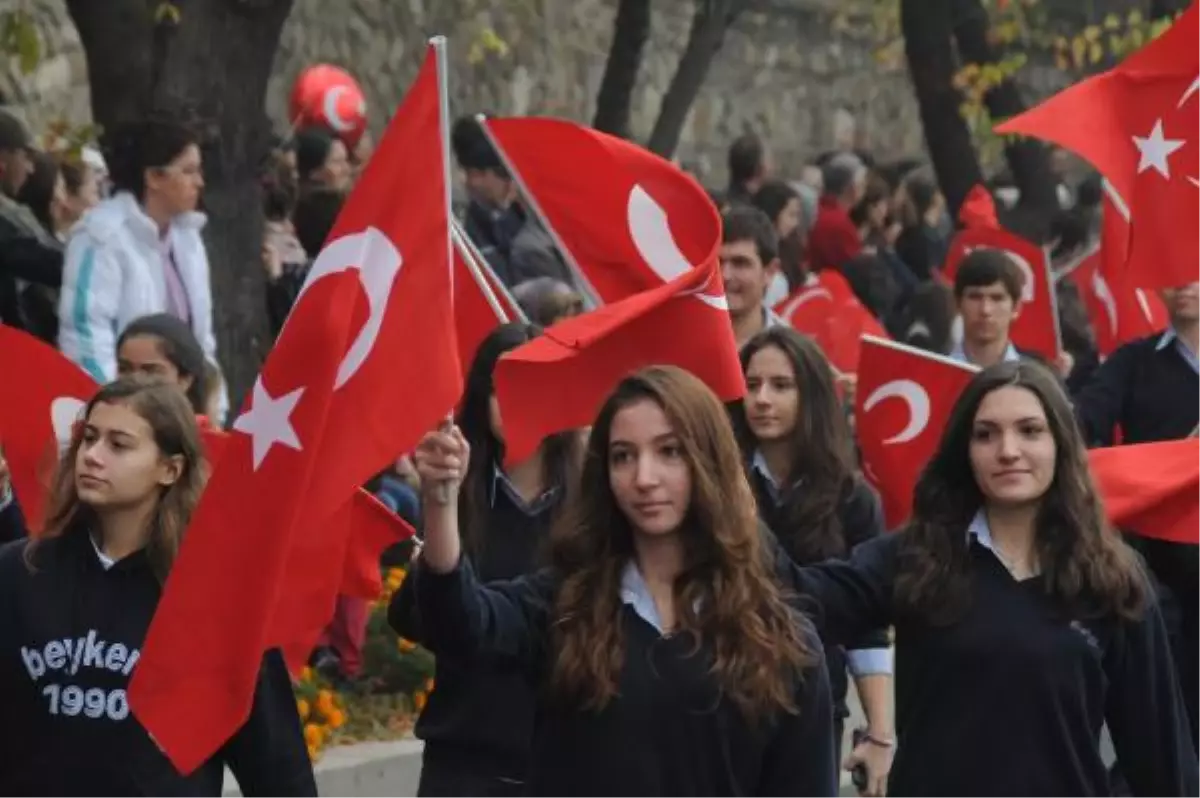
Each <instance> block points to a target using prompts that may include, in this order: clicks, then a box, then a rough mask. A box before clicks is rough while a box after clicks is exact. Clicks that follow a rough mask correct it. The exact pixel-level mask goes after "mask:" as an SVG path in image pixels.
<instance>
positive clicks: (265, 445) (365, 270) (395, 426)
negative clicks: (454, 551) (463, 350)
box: [129, 45, 462, 774]
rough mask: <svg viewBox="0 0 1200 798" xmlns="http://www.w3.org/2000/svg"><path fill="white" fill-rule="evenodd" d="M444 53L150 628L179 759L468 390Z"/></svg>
mask: <svg viewBox="0 0 1200 798" xmlns="http://www.w3.org/2000/svg"><path fill="white" fill-rule="evenodd" d="M438 61H439V59H438V56H437V52H436V50H435V48H434V47H433V46H432V45H431V46H430V48H429V49H428V51H427V54H426V57H425V62H424V64H423V65H422V67H421V70H420V72H419V73H418V75H417V77H416V80H415V82H414V83H413V85H412V86H411V87H410V89H409V91H408V94H407V95H406V96H405V98H404V101H403V103H402V104H401V106H400V108H399V109H398V110H397V112H396V115H395V116H394V117H393V118H392V120H391V122H390V123H389V125H388V128H387V130H386V132H385V133H384V135H383V138H382V139H381V140H380V142H379V148H378V150H377V151H376V153H375V155H374V157H373V158H372V159H371V161H370V163H369V164H368V165H367V167H366V170H365V172H364V173H363V175H362V178H361V179H360V180H359V182H358V184H357V185H356V186H355V188H354V190H353V192H352V193H351V195H350V196H349V198H348V199H347V201H346V204H345V207H344V208H343V210H342V212H341V214H340V215H339V217H338V219H337V222H336V223H335V224H334V228H333V231H332V232H331V234H330V236H329V240H328V243H327V244H326V245H325V248H324V249H323V250H322V251H321V253H320V255H319V256H318V257H317V259H316V261H315V262H314V263H313V266H312V268H311V270H310V272H309V275H308V278H307V280H306V281H305V284H304V286H303V288H302V289H301V291H300V294H299V296H298V297H297V299H296V303H295V306H294V308H293V310H292V313H291V315H290V316H289V317H288V320H287V322H286V323H285V324H284V327H283V330H282V331H281V333H280V335H279V338H278V340H277V341H276V343H275V346H274V348H273V349H272V350H271V353H270V355H269V356H268V357H267V360H266V363H265V364H264V365H263V370H262V373H261V374H260V375H259V377H258V379H257V381H256V382H255V385H254V390H253V394H252V397H251V399H250V401H249V406H248V407H245V408H243V412H242V414H241V415H240V416H238V418H237V419H236V420H235V421H234V423H233V430H232V432H231V433H230V437H229V440H228V442H227V443H226V444H225V452H224V453H223V454H222V456H221V459H220V467H219V468H218V469H217V471H216V473H215V474H214V475H213V477H212V479H211V481H210V482H209V485H208V488H207V490H206V491H205V493H204V496H203V498H202V499H201V501H200V504H199V506H198V507H197V508H196V511H195V514H194V516H193V518H192V523H191V526H190V528H189V531H188V535H187V538H186V540H185V541H184V544H183V546H182V548H181V551H180V553H179V557H178V559H177V560H176V562H175V566H174V568H173V569H172V572H171V575H170V578H169V579H168V580H167V583H166V585H165V588H164V591H163V596H162V599H161V601H160V603H159V606H158V611H157V612H156V613H155V617H154V620H153V622H152V623H151V626H150V630H149V632H148V634H147V637H146V642H145V645H144V647H143V649H142V656H141V660H140V661H139V663H138V668H137V671H136V672H135V673H134V676H133V681H132V683H131V685H130V690H129V703H130V706H131V707H132V708H133V711H134V713H135V714H136V715H137V717H138V720H139V721H140V722H141V723H142V725H143V726H145V727H146V729H147V731H148V732H149V733H150V734H151V735H152V736H153V738H154V739H155V741H156V742H157V743H158V744H159V746H160V747H161V748H162V749H163V751H164V752H165V753H166V754H167V756H168V757H169V758H170V759H171V761H172V763H173V764H174V765H175V766H176V768H178V769H179V770H180V772H182V773H185V774H186V773H190V772H192V771H193V770H194V769H195V768H196V767H197V766H199V765H200V764H202V763H203V762H204V761H205V760H207V759H208V758H209V757H211V756H212V755H213V753H214V752H216V751H217V749H218V748H219V747H220V746H221V745H222V744H223V743H224V742H225V741H226V740H228V739H229V737H230V735H232V734H233V733H234V732H235V731H236V730H237V728H238V726H239V725H240V724H241V723H242V722H243V721H244V720H245V718H246V715H247V713H248V711H249V709H250V704H251V700H252V697H253V691H254V685H255V679H256V676H257V674H258V671H259V666H260V663H261V661H262V656H263V653H264V651H266V650H268V649H270V648H274V647H281V646H293V645H294V644H295V641H297V640H300V639H303V638H304V637H306V636H307V638H308V640H309V645H310V646H311V643H312V642H315V640H316V638H317V636H318V635H319V633H320V631H321V629H322V628H323V627H324V626H325V624H326V622H327V621H328V619H329V617H330V614H331V612H332V609H333V606H334V600H335V596H336V595H337V593H338V590H339V586H340V585H341V583H342V580H343V576H344V564H345V561H346V547H347V544H348V538H349V525H345V524H338V523H336V516H337V513H338V511H339V510H340V509H341V508H342V507H343V506H344V505H345V504H346V503H347V501H348V500H349V499H350V498H351V496H353V495H354V492H355V491H356V490H357V489H358V486H359V485H361V484H362V483H363V482H365V481H366V480H367V479H368V478H369V477H370V476H371V475H373V474H374V473H376V472H377V471H379V470H380V469H381V468H382V467H384V466H385V465H386V464H388V463H390V462H392V461H393V460H394V459H395V457H396V455H397V454H398V453H399V452H402V451H407V450H409V449H411V448H413V447H414V446H415V445H416V443H417V442H418V440H419V439H420V437H421V435H422V434H424V433H425V432H426V431H428V430H429V429H430V428H432V427H434V426H436V425H437V424H438V422H439V421H441V420H442V419H443V418H444V417H445V414H446V411H447V409H448V408H450V407H453V405H454V403H455V402H456V401H457V400H458V397H459V394H460V393H461V390H462V374H461V369H460V367H459V363H458V351H457V343H456V341H455V338H454V316H453V307H452V294H451V284H450V281H451V262H450V230H449V213H448V211H449V194H448V191H449V187H448V185H447V180H446V175H447V173H448V163H447V160H446V156H445V149H446V148H445V142H446V140H447V139H446V124H447V123H446V120H444V119H441V118H440V117H441V115H440V113H439V106H440V104H441V103H440V99H439V88H438V86H439V80H438V71H439V69H441V68H442V65H440V64H439V63H438ZM214 585H222V586H223V587H222V588H221V589H220V590H214V589H213V586H214ZM297 650H299V649H297V648H292V649H291V650H290V651H288V652H287V653H292V652H294V651H297ZM298 664H301V663H297V662H296V661H294V659H293V660H292V661H291V662H289V665H291V666H292V667H295V666H297V665H298Z"/></svg>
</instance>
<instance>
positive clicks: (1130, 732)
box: [1105, 601, 1200, 795]
mask: <svg viewBox="0 0 1200 798" xmlns="http://www.w3.org/2000/svg"><path fill="white" fill-rule="evenodd" d="M1105 672H1106V673H1107V675H1108V679H1109V689H1108V698H1107V706H1106V707H1105V720H1106V721H1107V722H1108V729H1109V732H1110V733H1111V735H1112V741H1113V748H1114V749H1115V750H1116V754H1117V761H1118V762H1119V763H1120V765H1121V771H1122V772H1123V773H1124V775H1125V778H1126V780H1127V781H1128V782H1129V786H1130V789H1131V790H1132V791H1133V794H1134V795H1197V794H1200V778H1198V770H1200V764H1197V760H1196V749H1195V747H1194V745H1193V743H1192V734H1191V730H1190V728H1189V726H1188V719H1187V714H1186V712H1185V710H1184V706H1183V697H1182V694H1181V693H1180V689H1179V682H1178V679H1177V678H1176V675H1175V666H1174V664H1173V662H1172V659H1171V648H1170V645H1169V644H1168V642H1167V630H1166V627H1165V625H1164V624H1163V619H1162V613H1161V612H1160V610H1159V605H1158V603H1157V601H1156V602H1155V603H1153V604H1151V606H1150V607H1149V608H1148V609H1147V611H1146V614H1145V615H1144V616H1143V617H1142V618H1141V619H1140V620H1138V621H1127V622H1125V623H1123V624H1121V626H1120V628H1119V629H1118V631H1117V634H1116V635H1115V637H1114V640H1113V642H1112V644H1111V645H1110V646H1109V650H1108V651H1107V652H1106V654H1105Z"/></svg>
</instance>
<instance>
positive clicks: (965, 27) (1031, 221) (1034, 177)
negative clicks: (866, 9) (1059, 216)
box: [953, 0, 1058, 241]
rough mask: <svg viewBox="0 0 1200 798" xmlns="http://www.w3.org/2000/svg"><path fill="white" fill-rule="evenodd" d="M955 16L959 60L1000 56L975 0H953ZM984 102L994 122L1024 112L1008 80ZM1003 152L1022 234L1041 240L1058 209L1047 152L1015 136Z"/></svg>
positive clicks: (982, 61)
mask: <svg viewBox="0 0 1200 798" xmlns="http://www.w3.org/2000/svg"><path fill="white" fill-rule="evenodd" d="M953 18H954V38H955V41H956V42H957V43H958V54H959V57H960V58H961V60H962V61H963V63H973V64H979V65H980V66H983V65H984V64H989V63H995V62H996V61H998V60H1000V58H1001V57H1003V53H1001V52H998V51H997V49H996V48H995V47H993V46H992V43H991V42H990V41H989V40H988V32H989V30H990V28H991V22H990V20H989V19H988V15H987V11H985V10H984V8H983V5H982V4H981V3H980V2H979V0H954V16H953ZM983 100H984V104H985V105H986V106H987V109H988V114H990V115H991V118H992V120H993V121H994V122H995V123H997V124H999V123H1000V122H1002V121H1004V120H1005V119H1008V118H1009V117H1013V116H1016V115H1017V114H1019V113H1022V112H1023V111H1025V110H1026V106H1025V101H1024V100H1022V99H1021V93H1020V91H1019V89H1018V88H1017V84H1016V83H1015V82H1014V81H1012V80H1005V81H1002V82H1001V83H1000V84H998V85H997V86H996V87H994V88H993V89H992V90H991V91H989V92H988V93H987V94H986V95H985V96H984V98H983ZM1004 156H1005V159H1006V160H1007V161H1008V167H1009V169H1010V170H1011V171H1012V175H1013V180H1014V181H1015V182H1016V184H1017V188H1018V189H1019V190H1020V192H1021V200H1020V204H1019V205H1018V207H1017V213H1016V214H1015V216H1016V217H1018V219H1019V221H1020V226H1021V227H1022V231H1021V232H1022V233H1024V234H1025V235H1027V236H1029V237H1030V238H1032V239H1034V240H1035V241H1041V240H1043V239H1044V238H1045V237H1046V236H1047V235H1048V234H1049V232H1050V221H1051V220H1052V219H1053V218H1054V214H1055V212H1056V211H1057V210H1058V194H1057V180H1056V178H1055V175H1054V172H1053V171H1052V169H1051V167H1050V153H1049V151H1048V150H1047V148H1046V145H1045V144H1043V143H1042V142H1040V141H1038V140H1037V139H1031V138H1018V139H1015V140H1013V141H1011V142H1010V143H1008V144H1006V145H1005V147H1004Z"/></svg>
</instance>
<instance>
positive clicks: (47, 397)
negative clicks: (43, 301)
mask: <svg viewBox="0 0 1200 798" xmlns="http://www.w3.org/2000/svg"><path fill="white" fill-rule="evenodd" d="M0 353H2V357H3V370H4V373H5V377H4V378H3V379H0V445H2V446H3V447H4V456H5V458H6V459H7V460H8V467H9V470H10V471H11V473H12V486H13V491H14V493H15V494H16V497H17V499H18V501H20V502H21V511H22V512H23V513H24V514H25V521H26V523H27V524H28V526H29V530H30V532H32V533H38V532H41V529H42V522H43V520H44V519H43V513H44V512H45V501H46V496H47V493H48V491H49V489H50V480H51V479H52V478H53V476H54V470H55V468H56V467H57V466H58V456H59V452H61V451H62V450H63V449H65V448H66V446H67V445H68V444H69V443H70V441H71V428H72V425H73V424H74V423H75V421H76V420H78V418H79V413H80V411H81V410H82V409H83V406H84V405H85V404H87V402H88V400H89V399H91V398H92V396H93V395H94V394H95V393H96V382H95V380H93V379H92V378H91V376H90V375H88V373H87V372H86V371H84V370H83V369H81V368H79V367H78V366H77V365H75V364H74V363H72V362H71V361H70V360H68V359H67V358H65V357H63V355H62V353H61V352H59V351H58V350H57V349H55V348H54V347H52V346H50V345H48V344H45V343H43V342H42V341H40V340H38V339H37V338H35V337H34V336H32V335H30V334H28V333H26V332H24V331H22V330H18V329H16V328H15V327H8V326H6V325H4V324H0ZM22 374H24V375H37V376H36V378H34V379H22V378H21V377H20V376H19V375H22Z"/></svg>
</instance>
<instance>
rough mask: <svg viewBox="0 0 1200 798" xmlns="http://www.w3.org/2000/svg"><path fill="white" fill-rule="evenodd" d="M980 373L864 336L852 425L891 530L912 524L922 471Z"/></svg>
mask: <svg viewBox="0 0 1200 798" xmlns="http://www.w3.org/2000/svg"><path fill="white" fill-rule="evenodd" d="M976 372H978V369H977V368H976V367H974V366H971V365H968V364H965V363H959V362H957V361H955V360H951V359H950V358H947V357H942V356H941V355H935V354H932V353H930V352H926V351H924V350H921V349H915V348H913V347H911V346H905V345H904V344H898V343H894V342H892V341H886V340H884V339H882V338H874V337H871V336H863V341H862V355H861V356H860V358H859V362H858V388H857V390H856V395H855V408H854V425H855V432H856V433H857V437H858V442H859V449H860V451H861V454H862V463H863V473H864V474H865V475H866V477H867V479H868V480H870V481H871V483H872V484H873V485H874V486H875V488H876V490H878V491H879V496H880V498H881V499H882V500H883V514H884V519H885V521H886V523H887V525H888V528H889V529H895V528H897V527H899V526H900V525H901V524H903V523H904V522H905V521H906V520H908V517H909V514H910V513H911V512H912V499H913V489H914V488H915V487H916V485H917V479H918V477H920V475H921V470H922V469H923V468H925V464H926V463H927V462H929V459H930V458H931V457H932V456H933V454H934V452H936V451H937V447H938V442H939V441H940V439H941V435H942V430H943V429H945V428H946V422H947V420H948V419H949V418H950V411H951V410H952V409H953V407H954V403H955V402H956V401H958V395H959V394H960V393H962V390H963V388H965V387H966V386H967V383H968V382H970V381H971V378H972V377H974V376H975V374H976Z"/></svg>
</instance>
